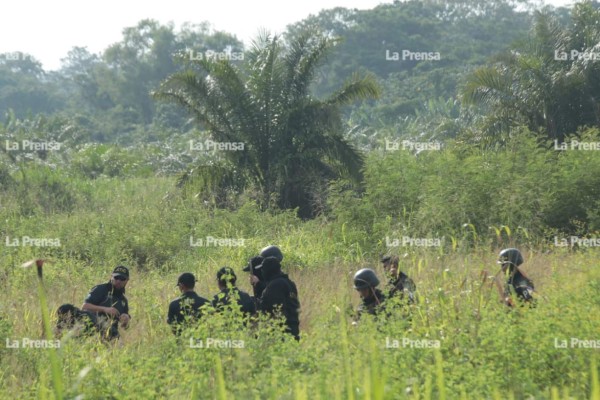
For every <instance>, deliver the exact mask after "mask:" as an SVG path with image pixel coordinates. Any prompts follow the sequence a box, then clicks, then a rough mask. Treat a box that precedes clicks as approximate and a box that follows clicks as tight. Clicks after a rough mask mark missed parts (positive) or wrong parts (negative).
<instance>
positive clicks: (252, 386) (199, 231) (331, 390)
mask: <svg viewBox="0 0 600 400" xmlns="http://www.w3.org/2000/svg"><path fill="white" fill-rule="evenodd" d="M81 185H82V186H81V187H77V193H79V194H80V196H81V198H80V199H77V202H78V204H79V205H78V206H77V207H74V208H72V209H69V210H67V211H62V212H40V211H39V210H38V211H37V212H34V213H32V214H31V215H29V216H23V213H22V212H20V211H18V210H19V205H18V203H16V202H10V201H4V202H3V204H2V208H1V215H0V216H1V217H2V221H3V231H4V233H5V235H6V236H7V237H10V238H13V239H14V238H23V237H24V236H29V237H34V238H52V239H59V240H60V244H61V245H60V247H32V246H6V245H3V246H2V253H1V261H2V262H1V264H0V265H1V266H0V278H1V280H0V290H2V292H3V296H2V298H3V300H2V302H0V340H1V342H0V343H1V345H0V357H1V360H2V361H1V363H0V398H56V396H57V395H56V392H55V390H56V389H55V387H56V381H53V378H52V368H51V363H50V356H51V354H52V350H51V349H40V348H18V349H16V348H8V347H7V346H6V344H8V343H10V342H12V341H14V340H17V341H22V340H23V338H30V339H40V338H42V337H43V334H42V329H41V320H42V314H41V311H40V310H41V308H40V299H39V295H38V291H37V283H36V275H35V270H32V269H24V268H20V267H19V266H20V265H21V264H22V263H23V262H25V261H27V260H29V259H32V258H35V257H49V258H51V259H53V261H54V263H53V264H47V265H46V266H44V274H45V275H44V278H45V286H46V291H47V297H48V299H47V300H48V308H49V309H50V311H51V313H54V310H55V309H56V308H57V307H58V306H59V305H60V304H62V303H73V304H75V305H77V306H81V304H82V302H83V299H84V297H85V295H86V294H87V292H88V291H89V289H90V288H91V287H92V286H93V285H95V284H98V283H102V282H105V281H107V280H108V278H109V275H110V272H111V271H112V269H113V268H114V267H115V266H116V265H118V264H120V263H123V264H125V265H128V266H131V267H132V275H131V279H130V282H129V285H128V287H127V297H128V298H129V301H130V308H131V315H132V318H133V319H132V323H131V327H130V329H129V330H126V331H122V339H121V341H120V342H119V343H118V344H115V345H114V346H107V345H105V344H102V343H100V342H98V341H97V340H94V339H81V338H69V337H66V338H63V339H62V340H61V342H60V348H59V349H58V351H57V352H56V354H57V357H58V363H59V365H60V382H61V384H62V386H63V388H64V391H63V393H62V394H63V395H64V397H65V398H75V397H78V396H80V397H79V398H86V399H106V398H115V399H128V398H131V399H137V398H175V399H196V398H198V399H204V398H217V399H225V398H240V399H265V398H269V399H455V398H460V399H462V398H466V399H482V398H491V399H510V398H514V399H527V398H535V399H568V398H573V399H594V400H595V399H600V381H599V379H598V373H599V372H600V363H599V357H598V356H599V354H600V350H599V348H598V347H600V312H599V311H600V270H599V269H598V259H599V254H598V252H597V251H596V250H594V249H587V250H582V251H568V250H566V249H561V248H555V247H552V246H542V245H541V246H539V248H535V247H527V248H526V247H522V250H523V252H524V256H525V259H526V262H525V264H524V265H523V269H524V270H525V271H526V272H527V274H528V275H529V276H530V277H531V278H532V279H533V280H534V282H535V284H536V289H537V290H538V292H539V293H538V306H537V307H536V308H535V309H528V308H518V309H515V310H513V311H510V312H508V311H507V310H506V309H505V307H503V306H502V305H501V304H500V303H499V301H498V300H499V297H498V293H497V292H496V288H495V287H494V286H493V284H492V281H491V279H489V278H485V277H483V278H482V271H484V270H487V271H488V272H489V273H490V274H489V275H493V274H494V273H496V272H497V270H498V266H497V265H496V264H495V261H496V257H497V254H498V251H499V250H500V248H501V247H509V246H513V245H515V246H517V247H521V244H520V243H513V242H511V241H510V238H506V240H505V241H504V242H493V241H488V242H486V241H483V240H482V241H481V242H480V243H478V244H477V245H475V246H474V245H473V244H472V243H470V245H469V246H468V249H467V246H466V245H464V246H463V243H462V242H460V241H459V242H457V243H453V244H452V245H450V244H447V245H446V246H443V247H441V248H433V249H425V248H407V249H406V256H405V257H403V258H401V269H402V270H403V271H405V272H406V273H407V274H408V275H409V276H411V277H412V278H413V279H414V281H415V283H416V284H417V288H418V295H419V303H418V305H416V306H414V307H412V309H411V310H410V316H409V317H407V315H406V314H405V312H404V311H403V310H402V309H401V307H397V308H396V309H395V310H394V311H393V312H392V313H391V315H390V316H389V318H387V319H385V320H384V319H380V320H373V319H370V318H365V319H363V320H361V322H360V323H359V324H358V325H356V326H354V325H352V324H351V320H352V309H353V308H354V307H355V306H356V304H357V303H358V301H359V299H358V294H357V293H356V292H355V291H354V290H353V289H352V283H351V281H352V275H353V273H354V272H355V271H356V270H358V269H360V268H362V267H364V266H371V267H373V268H376V269H377V271H378V273H379V276H380V277H383V271H382V270H381V269H380V265H379V264H378V258H379V256H380V254H381V253H383V252H385V250H386V249H385V238H384V237H374V238H369V237H365V234H364V233H363V232H360V231H358V230H355V229H354V230H353V228H352V227H351V226H348V225H346V224H340V223H338V222H336V221H328V220H326V219H317V220H312V221H308V222H302V221H300V220H298V219H296V218H295V217H294V216H293V214H292V213H278V214H264V213H260V212H258V211H257V210H256V207H254V206H253V205H252V204H251V203H249V204H247V205H246V206H244V207H242V208H241V209H240V210H237V211H235V212H233V211H224V210H220V211H219V210H217V211H214V210H208V209H205V208H204V207H203V206H202V205H201V204H197V202H193V200H192V199H186V198H185V197H182V196H180V195H179V193H177V190H176V189H174V188H173V185H172V183H171V181H169V180H167V179H157V178H153V179H150V180H139V179H132V180H128V181H118V180H98V181H93V182H90V183H87V184H86V185H87V186H86V185H83V184H81ZM34 208H35V207H34ZM21 210H22V209H21ZM207 236H213V237H217V238H237V239H244V246H237V247H194V246H190V238H192V239H193V240H197V239H199V238H206V237H207ZM357 238H359V239H357ZM448 242H449V241H448ZM269 243H274V244H278V245H280V246H281V247H282V249H283V251H284V254H285V259H284V262H283V265H284V269H285V272H288V273H289V274H290V276H291V278H292V280H294V281H295V282H296V284H297V286H298V289H299V296H300V301H301V304H302V312H301V335H302V340H301V342H300V343H296V342H295V341H293V340H288V339H287V338H285V339H284V340H282V339H281V337H282V336H281V333H280V332H277V331H276V329H275V328H274V327H273V326H271V325H270V324H269V323H268V322H267V321H262V322H260V323H259V324H258V325H259V326H257V327H256V328H254V329H252V330H251V329H250V328H240V325H239V324H238V323H237V321H236V318H235V316H216V315H213V316H210V317H207V318H205V319H204V320H203V321H202V323H201V324H199V326H198V327H197V328H195V329H193V330H190V331H187V332H185V334H184V335H183V337H181V338H176V337H174V336H173V335H172V334H171V332H170V329H169V327H168V325H167V324H166V313H167V307H168V303H169V301H171V300H173V299H174V298H176V297H177V296H178V292H177V288H176V287H175V283H176V279H177V276H178V275H179V274H180V273H181V272H185V271H189V272H193V273H195V274H196V275H197V276H198V279H199V282H198V286H197V291H198V293H199V294H200V295H202V296H204V297H209V298H210V297H212V296H213V295H214V294H215V293H216V292H217V290H218V289H217V286H216V281H215V273H216V271H217V269H218V268H219V267H221V266H224V265H228V266H231V267H233V268H235V269H236V271H239V275H238V278H239V286H240V287H241V288H242V289H244V290H247V291H250V285H249V282H248V279H247V277H246V276H245V275H244V273H243V272H242V271H241V267H242V265H244V264H245V263H246V260H247V259H248V258H249V257H251V256H252V255H255V254H256V253H257V252H258V250H259V249H260V248H262V247H263V246H265V245H266V244H269ZM368 243H371V244H370V245H369V244H368ZM397 250H402V251H401V253H400V255H403V254H404V253H405V252H404V251H403V250H404V249H402V248H400V249H397ZM382 280H383V279H382ZM190 338H192V339H193V343H195V344H197V343H198V340H202V341H203V343H208V341H209V340H212V339H219V340H225V341H227V340H229V341H236V343H240V341H243V348H216V347H215V346H210V347H209V348H206V346H204V347H203V348H195V347H193V346H191V345H190ZM585 340H587V341H592V342H584V341H585ZM435 341H439V348H438V347H436V346H435V343H436V342H435ZM565 343H566V348H563V347H561V346H563V345H564V344H565ZM394 344H397V345H398V346H397V347H394ZM422 344H428V345H429V348H426V347H427V346H423V345H422ZM593 344H596V345H598V346H597V347H596V348H592V345H593ZM55 373H56V371H55Z"/></svg>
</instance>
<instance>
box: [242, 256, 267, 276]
mask: <svg viewBox="0 0 600 400" xmlns="http://www.w3.org/2000/svg"><path fill="white" fill-rule="evenodd" d="M262 262H263V258H262V257H261V256H256V257H252V258H251V259H250V261H248V265H246V266H245V267H244V271H246V272H248V271H250V270H252V271H256V269H257V268H258V267H259V265H261V264H262Z"/></svg>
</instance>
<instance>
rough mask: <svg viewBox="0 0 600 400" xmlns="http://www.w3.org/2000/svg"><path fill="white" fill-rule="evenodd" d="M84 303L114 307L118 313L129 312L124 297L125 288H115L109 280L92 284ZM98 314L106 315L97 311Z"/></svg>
mask: <svg viewBox="0 0 600 400" xmlns="http://www.w3.org/2000/svg"><path fill="white" fill-rule="evenodd" d="M84 303H90V304H93V305H95V306H101V307H114V308H116V309H117V311H119V313H120V314H129V303H128V302H127V298H126V297H125V290H124V289H115V288H114V286H113V285H112V283H110V282H108V283H103V284H100V285H97V286H94V287H93V288H92V290H91V291H90V293H88V295H87V297H86V298H85V300H84ZM98 315H104V316H106V314H105V313H98Z"/></svg>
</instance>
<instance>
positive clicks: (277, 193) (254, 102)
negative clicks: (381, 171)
mask: <svg viewBox="0 0 600 400" xmlns="http://www.w3.org/2000/svg"><path fill="white" fill-rule="evenodd" d="M335 43H336V40H335V39H330V38H326V37H323V36H315V35H312V34H310V33H305V34H302V35H300V36H298V37H296V38H294V39H292V40H291V41H290V42H289V43H288V44H287V45H286V44H284V42H283V41H282V40H281V39H280V38H279V37H277V36H273V37H271V36H269V35H262V36H260V37H259V38H258V39H257V40H256V41H255V42H254V43H253V45H252V48H251V49H250V51H248V52H246V53H244V60H243V63H241V64H240V65H239V66H238V65H234V64H233V63H232V62H230V61H229V60H217V59H214V58H207V57H205V58H203V59H200V60H194V61H190V63H189V69H187V70H185V71H183V72H179V73H176V74H174V75H171V76H170V77H168V78H167V79H166V80H165V81H164V82H163V83H162V84H161V87H160V88H159V90H158V91H157V92H156V93H155V94H154V96H155V97H156V98H159V99H167V100H170V101H174V102H176V103H178V104H180V105H182V106H183V107H185V108H186V109H187V110H188V111H189V112H190V113H192V114H193V115H194V116H195V118H196V119H197V121H198V122H199V123H200V124H201V125H203V126H204V127H205V128H206V129H207V130H208V131H209V133H210V135H211V137H212V139H214V140H215V141H217V142H238V143H239V142H241V143H243V144H244V151H227V152H223V153H224V154H223V158H224V162H223V163H221V164H220V165H215V166H211V167H209V168H206V167H205V168H197V169H196V170H195V173H196V174H197V175H200V176H202V180H203V182H211V178H209V177H208V176H207V175H210V174H212V176H213V178H212V179H213V181H212V182H213V183H214V179H217V180H220V181H221V182H225V181H229V182H233V181H234V180H235V179H234V178H233V175H232V174H233V171H235V173H236V176H237V178H236V179H237V180H236V181H235V182H237V183H235V185H237V188H238V189H244V188H247V187H249V186H250V185H253V186H254V187H255V188H256V189H258V191H259V193H260V199H259V203H260V205H261V206H262V207H263V208H267V207H269V206H271V205H273V203H275V204H276V205H277V206H278V207H280V208H295V207H299V212H300V214H301V216H310V215H312V209H311V204H310V203H311V201H310V200H311V196H312V195H313V193H312V191H313V190H314V188H315V185H317V186H318V183H323V182H326V181H327V180H328V179H331V178H336V177H348V178H351V179H354V180H356V181H360V180H361V179H362V175H361V170H362V166H363V157H362V155H361V154H360V153H359V152H358V150H357V149H356V148H355V147H354V146H353V145H352V144H351V143H349V142H348V141H347V140H346V139H345V137H344V125H343V122H342V114H341V107H342V106H344V105H348V104H350V103H352V102H354V101H356V100H360V99H367V98H374V97H377V96H378V95H379V87H378V85H377V83H376V80H375V78H374V77H373V76H372V75H367V76H364V77H359V76H353V77H352V78H350V79H349V80H347V81H346V82H345V83H344V84H343V86H342V87H341V89H339V90H338V91H336V92H335V93H333V94H332V95H331V96H329V97H328V98H326V99H316V98H315V97H313V96H312V95H311V93H310V85H311V84H312V83H313V82H314V80H315V75H316V72H317V68H318V67H319V65H320V63H321V62H322V61H323V59H324V57H325V56H326V55H327V53H328V52H329V51H330V50H331V48H332V47H333V46H334V45H335ZM215 171H219V172H218V173H215ZM215 176H217V177H218V178H214V177H215ZM232 184H233V183H232Z"/></svg>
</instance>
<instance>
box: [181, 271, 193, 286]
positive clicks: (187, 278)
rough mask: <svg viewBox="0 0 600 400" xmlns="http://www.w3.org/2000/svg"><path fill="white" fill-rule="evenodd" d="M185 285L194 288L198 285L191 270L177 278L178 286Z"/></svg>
mask: <svg viewBox="0 0 600 400" xmlns="http://www.w3.org/2000/svg"><path fill="white" fill-rule="evenodd" d="M181 284H182V285H184V286H185V287H187V288H190V289H193V288H194V286H195V285H196V277H195V276H194V274H192V273H191V272H184V273H183V274H181V275H179V278H178V279H177V286H179V285H181Z"/></svg>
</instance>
